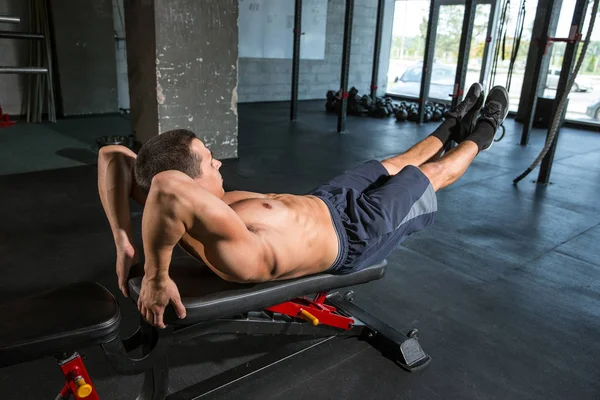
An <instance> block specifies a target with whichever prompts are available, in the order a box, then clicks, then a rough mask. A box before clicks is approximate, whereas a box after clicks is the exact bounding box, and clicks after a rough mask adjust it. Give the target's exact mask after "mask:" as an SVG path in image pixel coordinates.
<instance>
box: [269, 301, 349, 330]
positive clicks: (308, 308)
mask: <svg viewBox="0 0 600 400" xmlns="http://www.w3.org/2000/svg"><path fill="white" fill-rule="evenodd" d="M316 300H317V301H312V300H309V299H307V298H303V297H300V298H296V299H293V300H291V301H288V302H286V303H281V304H277V305H275V306H271V307H269V308H267V309H266V310H267V311H271V312H274V313H279V314H284V315H289V316H290V317H295V318H302V319H304V320H306V321H308V322H310V323H311V324H312V325H314V326H316V325H319V324H321V325H328V326H333V327H336V328H340V329H344V330H348V329H351V328H352V326H353V325H354V319H352V318H349V317H345V316H343V315H340V314H338V313H337V310H336V308H335V307H332V306H330V305H328V304H323V303H320V302H319V301H324V300H325V299H324V298H323V294H319V295H317V299H316Z"/></svg>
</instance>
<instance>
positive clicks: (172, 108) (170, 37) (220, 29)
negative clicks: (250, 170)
mask: <svg viewBox="0 0 600 400" xmlns="http://www.w3.org/2000/svg"><path fill="white" fill-rule="evenodd" d="M237 21H238V0H202V1H197V0H126V1H125V25H126V38H127V64H128V74H129V96H130V102H131V121H132V128H133V131H134V134H135V135H136V139H137V140H139V141H140V142H142V143H144V142H146V141H147V140H148V139H149V138H151V137H153V136H156V135H159V134H160V133H162V132H165V131H167V130H171V129H175V128H185V129H190V130H192V131H194V132H195V133H196V135H197V136H198V138H199V139H200V140H202V141H203V142H204V143H205V144H206V145H207V146H208V147H209V148H210V149H211V151H212V152H213V154H214V155H215V157H217V158H235V157H237V135H238V128H237V75H238V68H237V61H238V24H237Z"/></svg>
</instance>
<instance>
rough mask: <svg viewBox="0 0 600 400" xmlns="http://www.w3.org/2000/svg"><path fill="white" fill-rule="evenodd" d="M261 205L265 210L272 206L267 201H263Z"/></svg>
mask: <svg viewBox="0 0 600 400" xmlns="http://www.w3.org/2000/svg"><path fill="white" fill-rule="evenodd" d="M263 207H264V208H266V209H267V210H270V209H271V208H273V206H272V205H270V204H269V203H263Z"/></svg>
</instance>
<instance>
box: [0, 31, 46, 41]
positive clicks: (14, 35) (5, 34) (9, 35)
mask: <svg viewBox="0 0 600 400" xmlns="http://www.w3.org/2000/svg"><path fill="white" fill-rule="evenodd" d="M0 39H44V35H40V34H39V33H24V32H11V31H0Z"/></svg>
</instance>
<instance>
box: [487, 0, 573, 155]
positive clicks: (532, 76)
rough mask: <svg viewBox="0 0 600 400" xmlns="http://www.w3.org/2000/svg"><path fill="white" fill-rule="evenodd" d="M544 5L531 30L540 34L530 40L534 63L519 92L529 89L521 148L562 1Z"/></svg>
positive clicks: (527, 140) (523, 144)
mask: <svg viewBox="0 0 600 400" xmlns="http://www.w3.org/2000/svg"><path fill="white" fill-rule="evenodd" d="M545 3H546V6H545V7H543V6H541V5H540V4H539V3H538V9H537V12H536V23H537V22H539V26H535V25H536V23H534V28H533V30H534V32H536V30H537V29H536V28H538V29H539V31H538V32H539V33H540V34H539V36H538V37H537V38H535V37H533V38H532V39H531V45H530V47H529V54H530V55H531V57H535V62H534V64H533V65H534V67H533V71H532V72H531V73H529V71H528V68H526V69H525V76H526V77H528V79H524V80H523V89H522V90H521V93H525V92H526V88H525V86H526V85H527V86H529V88H530V90H529V96H527V95H526V96H525V100H527V101H526V103H525V112H524V113H523V119H524V120H523V133H522V134H521V146H527V144H528V143H529V134H530V132H531V129H532V128H533V119H534V117H535V109H536V106H537V98H538V94H539V93H540V84H541V83H544V84H545V82H546V79H545V78H544V79H543V80H542V79H540V76H541V73H542V69H543V68H542V67H543V66H544V59H545V53H546V43H547V40H548V35H549V32H551V30H552V26H553V25H555V24H556V22H557V21H558V16H559V14H560V8H561V7H560V6H561V4H562V0H546V1H545ZM540 14H542V15H540ZM498 40H500V38H498ZM527 58H528V60H527V61H528V64H529V62H530V61H531V58H530V56H528V57H527ZM521 101H523V97H521ZM519 108H521V107H519Z"/></svg>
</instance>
